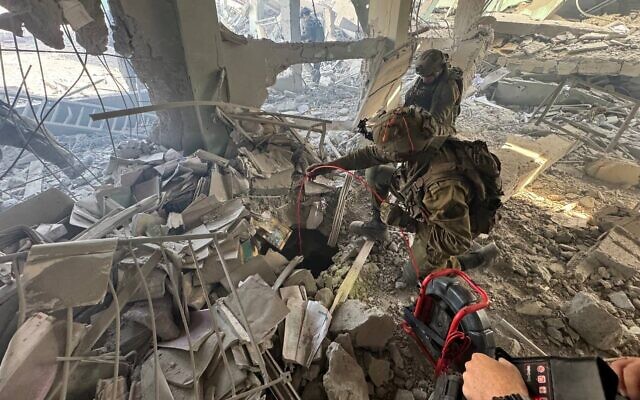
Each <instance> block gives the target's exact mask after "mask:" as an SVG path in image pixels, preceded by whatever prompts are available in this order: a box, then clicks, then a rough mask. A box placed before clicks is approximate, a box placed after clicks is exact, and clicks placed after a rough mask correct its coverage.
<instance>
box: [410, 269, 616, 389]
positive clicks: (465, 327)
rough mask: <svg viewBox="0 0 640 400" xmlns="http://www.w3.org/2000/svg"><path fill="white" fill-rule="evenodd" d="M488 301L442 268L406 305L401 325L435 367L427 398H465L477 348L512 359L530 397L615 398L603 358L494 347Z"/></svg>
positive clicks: (469, 281) (479, 290) (474, 287)
mask: <svg viewBox="0 0 640 400" xmlns="http://www.w3.org/2000/svg"><path fill="white" fill-rule="evenodd" d="M488 306H489V296H488V295H487V293H486V292H485V291H484V290H483V289H482V288H481V287H479V286H478V285H477V284H476V283H475V282H473V280H472V279H471V278H470V277H469V276H468V275H467V274H465V273H464V272H462V271H459V270H455V269H446V270H442V271H438V272H434V273H432V274H430V275H429V276H427V277H426V278H425V279H424V280H423V282H422V285H421V287H420V294H419V296H418V298H417V300H416V303H415V304H413V305H411V306H410V307H406V308H405V310H404V322H403V324H402V328H403V330H404V331H405V332H406V333H407V334H408V335H409V336H411V337H412V338H413V339H414V340H415V341H416V343H417V344H418V346H419V347H420V349H421V350H422V352H423V353H424V354H425V356H426V357H427V358H428V359H429V361H430V362H431V363H432V364H433V365H434V367H435V372H436V385H435V389H434V393H433V394H432V396H431V400H462V399H464V397H463V394H462V384H463V380H462V373H463V372H464V365H465V363H466V362H467V361H469V360H470V359H471V356H472V355H473V353H477V352H480V353H484V354H486V355H488V356H490V357H494V358H505V359H507V360H508V361H510V362H511V363H512V364H514V365H515V366H516V367H517V368H518V369H519V370H520V373H521V375H522V377H523V380H524V382H525V383H526V385H527V388H528V389H529V396H530V398H531V399H532V400H613V399H616V394H617V387H618V378H617V376H616V374H615V373H614V372H613V370H611V368H610V367H609V366H608V364H607V363H606V362H604V360H602V359H601V358H598V357H591V358H562V357H529V358H513V357H511V356H510V355H509V354H507V353H506V352H505V351H504V350H502V349H500V348H496V345H495V338H494V332H493V330H492V329H491V326H490V321H489V318H488V317H487V315H486V311H485V309H486V308H487V307H488ZM618 398H620V397H618Z"/></svg>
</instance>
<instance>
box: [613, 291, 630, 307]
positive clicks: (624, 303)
mask: <svg viewBox="0 0 640 400" xmlns="http://www.w3.org/2000/svg"><path fill="white" fill-rule="evenodd" d="M609 300H610V301H611V303H613V305H614V306H616V307H618V308H621V309H623V310H635V309H636V308H635V307H634V306H633V303H631V300H629V297H628V296H627V295H626V293H625V292H614V293H611V294H609Z"/></svg>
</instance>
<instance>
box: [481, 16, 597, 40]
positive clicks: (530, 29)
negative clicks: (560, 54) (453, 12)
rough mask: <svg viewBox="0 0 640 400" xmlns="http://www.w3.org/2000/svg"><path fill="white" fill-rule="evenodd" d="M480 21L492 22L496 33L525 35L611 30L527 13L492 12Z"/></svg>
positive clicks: (552, 35)
mask: <svg viewBox="0 0 640 400" xmlns="http://www.w3.org/2000/svg"><path fill="white" fill-rule="evenodd" d="M480 23H481V24H485V25H486V24H490V25H491V26H492V27H493V29H494V31H495V33H496V35H515V36H525V35H533V34H538V35H544V36H547V37H554V36H557V35H560V34H563V33H565V32H571V33H573V34H574V35H583V34H586V33H592V32H603V33H608V32H609V31H608V30H607V28H605V27H600V26H597V25H591V24H585V23H582V22H573V21H565V20H545V21H536V20H534V19H531V18H529V17H528V16H526V15H521V14H509V13H492V14H491V15H490V16H486V17H482V18H481V19H480Z"/></svg>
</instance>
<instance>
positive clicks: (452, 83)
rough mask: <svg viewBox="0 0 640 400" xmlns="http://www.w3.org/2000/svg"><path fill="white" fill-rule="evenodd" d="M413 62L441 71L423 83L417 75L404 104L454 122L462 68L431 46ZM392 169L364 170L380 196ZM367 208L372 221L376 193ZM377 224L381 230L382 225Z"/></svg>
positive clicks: (376, 217) (429, 70)
mask: <svg viewBox="0 0 640 400" xmlns="http://www.w3.org/2000/svg"><path fill="white" fill-rule="evenodd" d="M417 63H418V66H417V67H416V70H417V71H418V72H419V73H421V74H423V75H424V74H430V73H433V72H434V69H437V68H438V67H440V68H441V73H440V75H438V77H437V78H436V79H435V80H434V81H433V82H431V83H424V81H423V78H422V76H419V77H418V78H417V79H416V82H415V83H414V84H413V86H412V87H411V89H409V91H408V92H407V94H406V95H405V101H404V106H405V107H408V106H418V107H422V108H423V109H425V110H427V111H429V113H430V114H431V116H432V117H433V118H434V119H435V120H436V121H437V122H439V123H441V124H444V125H448V126H452V127H453V126H455V121H456V118H457V117H458V114H460V100H461V93H460V86H459V85H458V83H457V81H458V80H461V79H462V71H461V70H460V69H458V68H449V67H448V65H447V64H446V56H445V55H444V54H443V53H442V52H440V51H439V50H434V49H431V50H427V51H425V52H424V53H423V54H421V56H420V58H419V60H418V61H417ZM395 170H396V168H395V166H394V165H393V164H391V165H377V166H375V167H372V168H369V169H367V171H366V173H365V177H366V179H367V183H368V184H369V186H371V187H372V188H375V189H376V192H377V193H378V194H380V196H381V197H382V198H386V197H387V195H388V194H389V185H390V183H391V176H392V175H393V173H394V171H395ZM371 209H372V212H373V219H372V222H375V221H379V215H380V201H379V200H378V199H377V198H376V196H372V200H371ZM372 222H370V224H371V223H372ZM379 226H380V229H381V230H384V225H382V224H380V225H379Z"/></svg>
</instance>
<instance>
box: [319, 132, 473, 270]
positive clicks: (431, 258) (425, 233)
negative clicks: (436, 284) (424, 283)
mask: <svg viewBox="0 0 640 400" xmlns="http://www.w3.org/2000/svg"><path fill="white" fill-rule="evenodd" d="M393 161H394V160H391V159H388V158H386V157H385V156H384V155H383V154H382V153H381V152H380V151H379V150H378V148H377V147H376V146H368V147H365V148H362V149H359V150H356V151H355V152H353V153H351V154H349V155H347V156H345V157H342V158H339V159H337V160H335V161H333V162H331V163H330V164H331V165H334V166H339V167H342V168H345V169H348V170H359V169H366V168H371V167H379V166H383V165H384V164H387V163H389V162H393ZM458 164H459V160H458V159H457V155H456V154H455V152H454V151H453V150H452V149H451V145H450V144H449V142H446V143H445V144H444V145H443V146H442V147H441V148H440V150H439V151H438V152H437V153H436V155H435V156H434V157H433V159H432V160H431V162H430V167H429V168H428V170H427V172H426V173H425V174H421V176H420V177H418V179H417V180H416V181H415V182H414V184H413V185H411V189H410V190H409V192H408V194H407V195H406V196H401V195H400V194H399V188H401V187H403V186H404V183H405V182H407V181H409V180H411V179H412V178H413V177H414V175H416V174H417V173H419V172H418V171H420V169H421V168H422V166H423V165H424V158H423V157H420V156H418V157H415V159H414V160H413V161H407V162H404V163H402V165H401V167H400V168H398V169H397V170H395V171H394V173H392V174H390V175H389V174H387V172H388V169H385V170H384V171H385V175H384V176H385V178H387V177H388V181H389V184H390V185H389V186H390V188H391V191H392V192H393V193H394V194H396V195H398V197H399V198H400V197H404V199H403V203H404V206H405V208H406V210H407V211H406V213H403V214H401V215H400V216H398V215H396V216H395V217H393V220H388V221H386V222H387V223H389V224H391V225H400V226H402V225H406V224H407V222H410V223H412V224H413V225H414V228H415V231H416V236H415V241H414V243H413V246H412V249H413V253H414V256H415V258H416V261H417V263H418V265H419V266H420V267H421V269H422V271H421V272H422V273H426V272H428V271H430V270H432V269H434V268H438V267H442V266H444V265H445V264H446V262H447V260H448V259H449V257H451V256H454V255H459V254H463V253H464V252H465V251H467V250H468V249H469V247H470V246H471V242H472V239H473V237H474V236H476V235H477V233H474V232H472V227H471V222H470V217H469V206H468V204H469V203H470V201H471V197H472V190H470V187H471V185H470V184H469V182H467V180H466V178H465V177H464V176H463V175H462V174H461V173H459V172H458ZM376 185H377V183H374V189H376V190H381V189H383V186H384V185H380V186H376ZM389 186H387V188H389ZM380 194H381V195H382V196H383V197H384V193H380Z"/></svg>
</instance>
